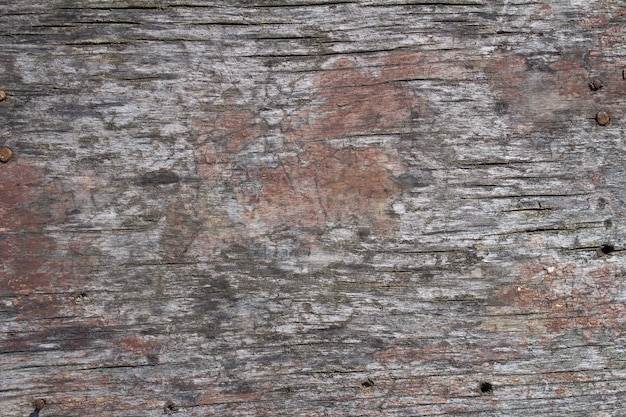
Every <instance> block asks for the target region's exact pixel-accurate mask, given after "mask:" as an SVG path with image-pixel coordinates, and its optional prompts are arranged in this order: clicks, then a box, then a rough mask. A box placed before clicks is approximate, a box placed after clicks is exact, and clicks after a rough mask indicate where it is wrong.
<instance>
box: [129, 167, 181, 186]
mask: <svg viewBox="0 0 626 417" xmlns="http://www.w3.org/2000/svg"><path fill="white" fill-rule="evenodd" d="M178 182H180V177H179V176H178V174H176V173H175V172H172V171H169V170H164V169H160V170H158V171H152V172H147V173H145V174H143V175H142V176H141V177H139V180H138V183H139V185H142V186H147V185H166V184H176V183H178Z"/></svg>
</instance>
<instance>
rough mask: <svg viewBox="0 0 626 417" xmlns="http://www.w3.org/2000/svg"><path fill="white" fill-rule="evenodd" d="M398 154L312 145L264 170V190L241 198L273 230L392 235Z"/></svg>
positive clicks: (251, 213) (255, 217)
mask: <svg viewBox="0 0 626 417" xmlns="http://www.w3.org/2000/svg"><path fill="white" fill-rule="evenodd" d="M392 155H393V153H392V151H389V154H386V153H385V152H384V151H383V150H382V149H380V148H373V147H370V148H364V149H335V148H333V147H331V146H328V145H324V144H311V145H307V146H305V147H304V149H303V150H302V152H301V153H300V154H299V156H298V157H292V158H289V159H285V160H283V163H282V164H281V165H280V166H278V167H276V168H265V169H263V170H261V172H260V173H259V177H260V179H261V181H262V184H263V185H262V188H261V189H260V191H259V192H258V193H256V194H251V193H242V194H241V197H242V200H243V199H244V198H245V200H246V201H245V203H246V206H247V207H248V210H247V211H246V215H247V216H248V217H249V218H250V219H251V220H252V221H260V222H262V223H263V224H264V225H265V226H266V227H269V228H273V227H277V226H280V225H283V224H292V225H297V226H302V227H322V228H323V227H325V225H326V223H327V222H330V223H337V224H341V225H355V224H356V225H360V226H371V227H373V228H374V229H377V230H391V229H393V227H392V226H393V220H392V219H391V218H390V217H389V216H388V215H387V214H386V211H387V210H388V204H389V200H390V199H391V198H392V197H393V196H394V195H397V194H398V193H399V192H400V191H401V188H400V186H399V185H398V184H396V183H395V182H393V180H392V178H391V177H392V176H393V175H394V174H396V175H398V174H400V173H401V172H402V166H401V165H400V163H399V162H398V160H397V159H395V158H394V157H393V156H392Z"/></svg>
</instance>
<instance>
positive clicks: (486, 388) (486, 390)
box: [480, 382, 493, 394]
mask: <svg viewBox="0 0 626 417" xmlns="http://www.w3.org/2000/svg"><path fill="white" fill-rule="evenodd" d="M480 392H481V393H483V394H491V393H492V392H493V384H491V382H481V383H480Z"/></svg>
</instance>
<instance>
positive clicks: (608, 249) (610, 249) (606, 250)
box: [600, 243, 615, 255]
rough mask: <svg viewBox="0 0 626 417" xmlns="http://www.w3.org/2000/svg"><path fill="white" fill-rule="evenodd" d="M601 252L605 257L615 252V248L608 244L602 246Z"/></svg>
mask: <svg viewBox="0 0 626 417" xmlns="http://www.w3.org/2000/svg"><path fill="white" fill-rule="evenodd" d="M600 252H602V253H603V254H605V255H608V254H610V253H611V252H615V246H613V245H611V244H608V243H607V244H606V245H602V246H600Z"/></svg>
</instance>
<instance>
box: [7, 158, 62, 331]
mask: <svg viewBox="0 0 626 417" xmlns="http://www.w3.org/2000/svg"><path fill="white" fill-rule="evenodd" d="M43 181H44V176H43V172H41V171H40V170H39V169H37V168H35V167H32V166H29V165H27V164H24V163H21V162H15V163H8V164H6V165H3V166H2V169H1V170H0V195H1V196H2V199H0V230H1V231H2V236H1V238H0V254H1V257H2V267H3V279H1V280H0V290H2V292H3V294H4V295H8V296H10V295H13V296H15V298H14V299H13V301H12V304H13V306H14V307H15V308H16V309H17V311H18V312H19V313H20V318H21V319H24V320H31V319H32V320H35V319H37V318H44V317H50V316H54V315H56V314H58V313H59V312H60V311H61V310H62V306H61V305H60V302H59V300H58V298H57V296H56V295H52V294H54V293H55V292H57V291H58V290H60V289H62V288H65V287H66V284H67V282H66V280H67V279H68V277H67V276H65V275H64V274H63V272H60V271H63V269H64V268H63V267H62V265H60V263H59V261H58V258H57V257H55V256H53V253H54V250H55V249H56V246H55V243H54V241H53V240H52V239H50V238H49V237H48V236H46V234H45V233H44V230H43V228H44V226H45V225H46V224H47V223H48V222H51V221H53V219H54V217H56V216H55V215H57V214H58V213H55V212H53V210H54V207H52V205H53V200H54V196H49V195H47V194H46V192H47V190H46V186H45V185H44V183H43ZM42 293H46V294H45V295H44V294H42Z"/></svg>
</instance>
